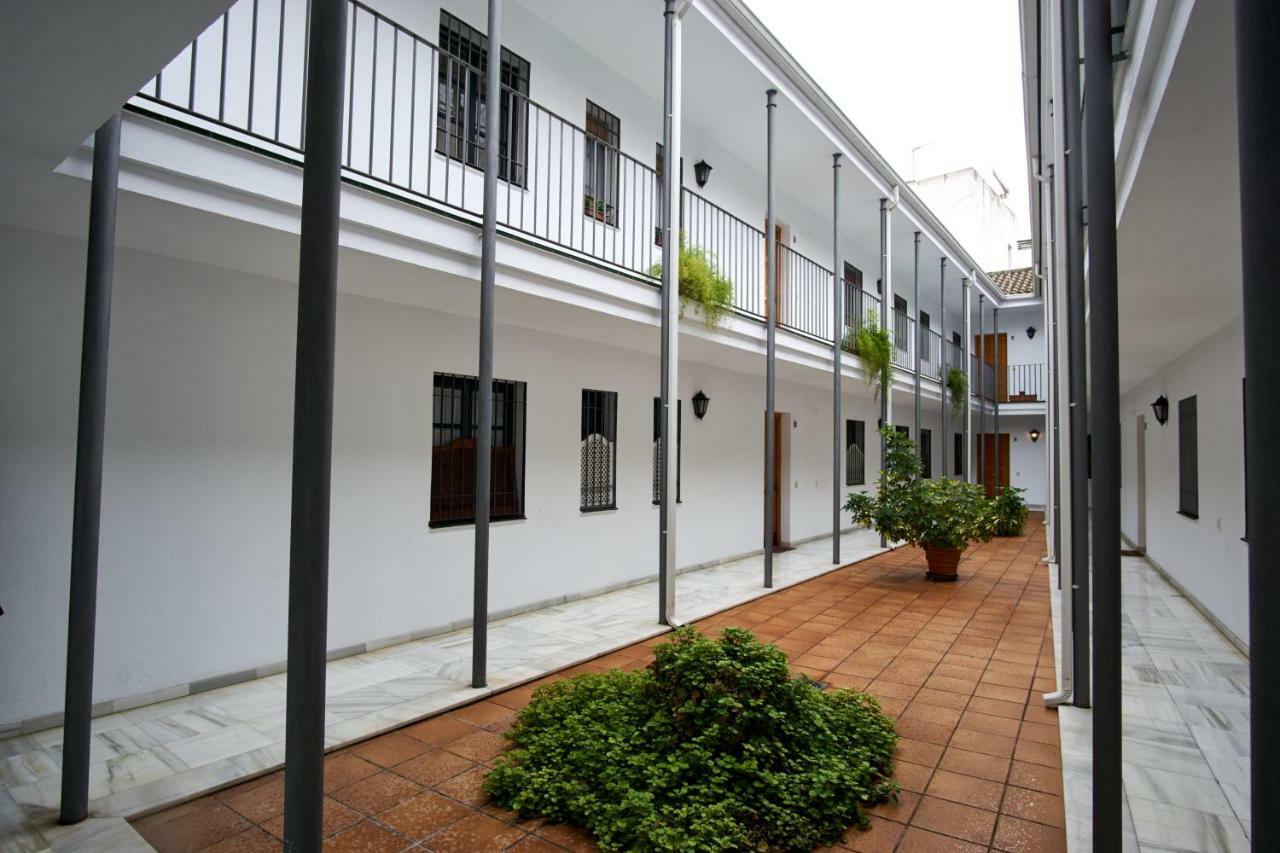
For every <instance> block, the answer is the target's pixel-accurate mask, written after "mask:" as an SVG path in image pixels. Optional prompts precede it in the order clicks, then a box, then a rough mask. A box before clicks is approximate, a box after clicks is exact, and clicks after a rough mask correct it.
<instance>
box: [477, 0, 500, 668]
mask: <svg viewBox="0 0 1280 853" xmlns="http://www.w3.org/2000/svg"><path fill="white" fill-rule="evenodd" d="M501 48H502V0H489V55H490V56H500V55H501ZM500 72H501V64H500V63H497V62H490V63H489V65H488V67H487V68H486V69H485V80H484V83H485V103H487V104H497V103H498V102H499V99H500V98H501V97H502V89H501V88H500V86H499V81H500V79H501V78H500V77H499V73H500ZM500 112H501V111H500V110H497V109H489V110H485V139H497V138H498V137H499V135H500V134H501V132H502V131H501V128H500V127H499V125H498V118H499V115H500ZM497 243H498V146H497V145H486V146H485V149H484V230H483V231H482V232H481V237H480V359H479V360H480V370H479V378H478V380H477V382H478V384H479V388H477V389H476V391H477V393H476V532H475V584H474V585H475V593H474V596H473V598H472V616H471V686H472V687H484V686H485V682H486V679H487V670H488V653H489V511H490V492H491V489H492V480H491V474H490V472H491V467H492V463H493V325H494V317H493V301H494V297H493V289H494V279H495V277H496V275H497V262H496V259H495V257H494V256H495V253H496V252H497V248H498V245H497Z"/></svg>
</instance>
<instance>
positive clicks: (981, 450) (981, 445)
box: [976, 292, 987, 493]
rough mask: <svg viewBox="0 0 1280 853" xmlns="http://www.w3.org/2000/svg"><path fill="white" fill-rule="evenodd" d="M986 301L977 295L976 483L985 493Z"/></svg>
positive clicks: (983, 297)
mask: <svg viewBox="0 0 1280 853" xmlns="http://www.w3.org/2000/svg"><path fill="white" fill-rule="evenodd" d="M985 301H986V297H985V296H983V294H982V293H981V292H979V293H978V470H977V472H976V473H977V475H978V482H979V483H981V484H982V490H983V492H984V493H985V492H986V489H987V398H986V397H985V396H984V395H985V394H986V387H985V385H986V382H985V381H984V380H985V379H986V376H987V369H986V368H987V336H986V334H984V332H983V329H984V326H983V324H984V322H985V320H986V318H985V317H984V316H983V312H982V305H983V303H984V302H985Z"/></svg>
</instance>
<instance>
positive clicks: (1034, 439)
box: [1027, 429, 1040, 444]
mask: <svg viewBox="0 0 1280 853" xmlns="http://www.w3.org/2000/svg"><path fill="white" fill-rule="evenodd" d="M1027 435H1028V436H1030V438H1031V443H1032V444H1035V443H1036V442H1037V441H1039V440H1040V430H1038V429H1032V430H1031V431H1030V432H1028V433H1027Z"/></svg>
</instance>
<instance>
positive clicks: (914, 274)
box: [911, 231, 946, 441]
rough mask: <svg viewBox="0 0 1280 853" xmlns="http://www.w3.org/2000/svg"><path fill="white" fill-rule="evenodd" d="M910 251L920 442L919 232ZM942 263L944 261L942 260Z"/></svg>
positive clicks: (916, 428) (917, 414)
mask: <svg viewBox="0 0 1280 853" xmlns="http://www.w3.org/2000/svg"><path fill="white" fill-rule="evenodd" d="M911 249H912V252H913V259H914V261H913V263H912V266H911V305H912V306H913V307H914V308H915V312H916V387H915V415H916V422H915V430H916V432H915V434H916V440H917V441H919V440H920V361H921V358H920V343H921V341H922V340H923V339H924V330H923V329H921V328H920V232H919V231H917V232H915V234H914V235H912V241H911ZM942 262H943V263H946V259H945V258H943V261H942Z"/></svg>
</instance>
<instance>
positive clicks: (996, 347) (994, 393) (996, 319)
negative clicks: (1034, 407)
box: [991, 305, 1008, 495]
mask: <svg viewBox="0 0 1280 853" xmlns="http://www.w3.org/2000/svg"><path fill="white" fill-rule="evenodd" d="M991 348H992V350H993V351H994V352H993V354H992V359H991V360H992V361H994V362H995V365H993V369H992V371H991V373H992V379H993V380H994V384H995V387H994V388H992V389H991V406H992V412H991V414H992V419H993V420H994V421H995V425H994V426H993V429H994V430H995V440H993V441H992V442H991V453H992V455H993V456H995V474H994V478H995V479H994V481H993V486H994V488H995V490H996V494H997V495H998V494H1000V492H1001V488H1000V372H1001V371H1002V370H1005V368H1004V367H1003V366H1002V365H1001V364H1000V309H999V308H997V307H996V306H994V305H993V306H991ZM1006 374H1007V371H1006ZM1005 380H1006V381H1008V376H1007V375H1006V377H1005ZM1006 464H1008V460H1006Z"/></svg>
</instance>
